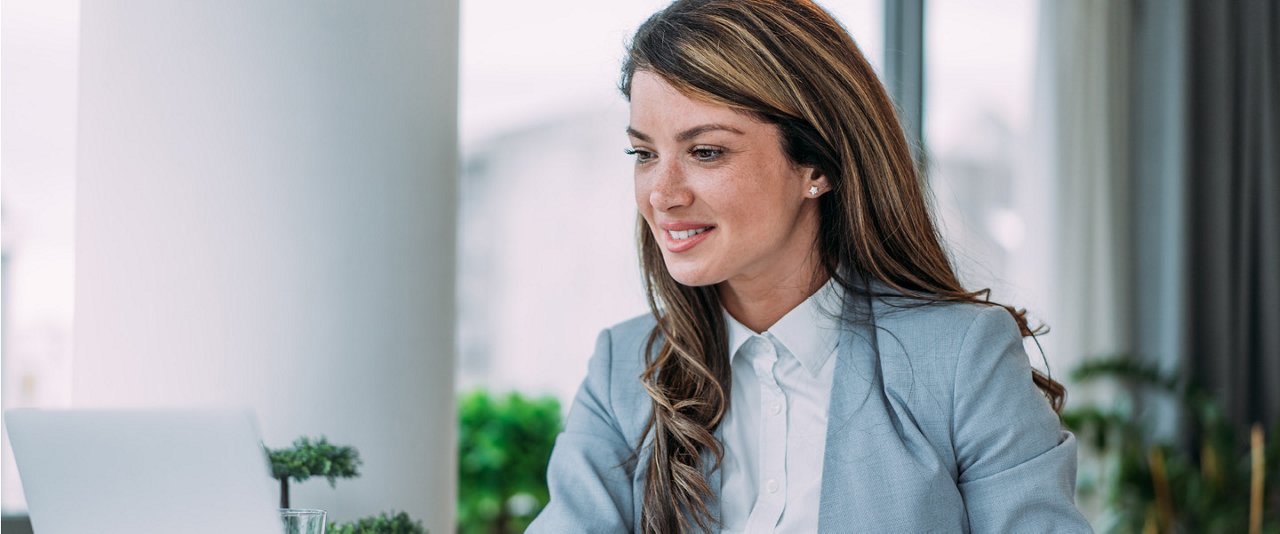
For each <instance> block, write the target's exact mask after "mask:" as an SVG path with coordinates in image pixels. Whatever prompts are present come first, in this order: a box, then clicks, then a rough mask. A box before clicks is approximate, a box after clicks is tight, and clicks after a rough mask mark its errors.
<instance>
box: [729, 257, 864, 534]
mask: <svg viewBox="0 0 1280 534" xmlns="http://www.w3.org/2000/svg"><path fill="white" fill-rule="evenodd" d="M842 296H843V291H842V290H841V288H840V285H839V284H838V283H836V282H835V281H834V280H830V281H828V282H827V283H826V285H824V286H822V288H821V289H819V290H818V291H817V292H816V293H814V294H813V295H812V296H810V297H809V298H808V299H806V300H805V301H804V302H802V303H800V305H799V306H796V307H795V308H794V309H792V310H791V311H790V312H787V314H786V315H784V316H783V317H782V319H779V320H778V322H777V323H776V324H774V325H773V326H772V327H770V328H769V330H767V331H765V332H762V333H759V334H757V333H755V332H753V331H751V329H749V328H747V327H746V326H744V325H743V324H742V323H740V322H738V321H737V320H736V319H734V318H733V317H732V316H730V315H729V314H728V313H727V312H725V313H724V318H725V324H726V325H727V326H728V330H729V360H730V363H731V365H732V367H733V371H732V376H733V385H732V386H731V388H732V390H731V393H730V397H731V398H730V404H729V411H728V413H726V414H725V419H724V422H723V423H721V429H722V432H723V434H722V437H723V440H724V450H725V454H724V463H723V465H722V468H723V471H722V475H721V477H722V478H721V485H720V487H721V492H720V512H721V519H722V520H723V522H724V523H723V530H722V532H725V533H740V532H741V533H750V534H755V533H761V532H817V531H818V501H819V498H820V496H821V491H822V459H823V453H824V452H825V450H826V441H827V439H826V438H827V408H828V405H829V404H830V400H831V384H832V379H833V378H834V376H835V360H836V358H835V354H836V349H837V345H838V342H839V339H840V335H839V328H840V323H839V319H838V317H839V312H840V309H841V308H840V306H841V302H842Z"/></svg>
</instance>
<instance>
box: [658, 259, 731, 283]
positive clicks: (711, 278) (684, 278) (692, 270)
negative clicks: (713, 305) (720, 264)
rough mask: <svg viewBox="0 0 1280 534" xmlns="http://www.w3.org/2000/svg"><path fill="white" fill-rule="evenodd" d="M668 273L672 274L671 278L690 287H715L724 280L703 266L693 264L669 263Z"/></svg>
mask: <svg viewBox="0 0 1280 534" xmlns="http://www.w3.org/2000/svg"><path fill="white" fill-rule="evenodd" d="M667 272H668V273H670V274H671V278H673V279H675V281H677V282H680V283H681V284H684V285H686V286H690V287H701V286H710V285H715V284H718V283H720V282H723V281H724V279H723V278H718V277H716V276H715V275H714V273H711V272H709V271H708V270H707V269H705V268H704V267H703V266H702V265H694V264H692V262H677V263H672V262H670V261H668V262H667Z"/></svg>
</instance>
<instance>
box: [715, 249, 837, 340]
mask: <svg viewBox="0 0 1280 534" xmlns="http://www.w3.org/2000/svg"><path fill="white" fill-rule="evenodd" d="M811 257H812V256H811ZM805 267H807V268H800V269H796V270H794V271H792V272H791V273H790V274H789V275H788V276H786V277H784V278H783V279H782V280H777V279H768V280H765V279H758V278H757V279H739V280H726V281H725V282H724V283H722V284H720V304H721V305H722V306H724V309H725V311H727V312H729V315H732V316H733V318H734V319H737V321H738V322H740V323H742V324H743V326H746V327H747V328H750V329H751V331H753V332H756V333H760V332H764V331H766V330H768V329H769V328H771V327H772V326H773V325H774V324H775V323H777V322H778V320H779V319H782V317H783V316H784V315H786V314H787V312H789V311H791V310H793V309H795V307H796V306H799V305H800V303H802V302H804V301H805V299H807V298H809V297H810V296H811V295H813V294H814V293H816V292H817V291H818V289H821V288H822V286H823V284H826V283H827V280H828V279H830V278H831V275H830V274H828V273H827V272H825V270H819V269H817V268H816V267H817V266H816V265H815V264H814V262H811V261H806V262H805ZM815 273H816V275H815Z"/></svg>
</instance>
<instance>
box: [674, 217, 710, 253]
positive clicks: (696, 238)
mask: <svg viewBox="0 0 1280 534" xmlns="http://www.w3.org/2000/svg"><path fill="white" fill-rule="evenodd" d="M660 226H661V227H662V230H663V231H662V232H661V234H662V235H663V239H662V241H663V244H664V245H666V248H667V251H669V252H684V251H686V250H689V249H691V248H693V247H694V246H696V245H697V244H698V243H701V242H702V241H704V240H706V239H707V237H708V236H710V235H711V234H712V233H714V232H715V229H716V227H715V226H714V225H710V224H706V223H698V222H672V223H663V224H661V225H660Z"/></svg>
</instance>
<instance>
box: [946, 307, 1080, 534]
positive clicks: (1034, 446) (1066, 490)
mask: <svg viewBox="0 0 1280 534" xmlns="http://www.w3.org/2000/svg"><path fill="white" fill-rule="evenodd" d="M953 391H954V392H955V399H954V402H955V405H954V412H953V417H954V420H953V422H952V432H953V435H952V439H953V443H954V445H955V453H956V465H957V472H958V476H957V485H958V487H959V489H960V493H961V495H963V497H964V502H965V508H966V510H967V512H968V516H969V527H970V529H971V530H972V531H973V532H1092V529H1091V527H1090V526H1089V523H1088V522H1087V521H1086V520H1085V519H1084V516H1083V515H1081V514H1080V511H1079V509H1078V508H1076V504H1075V483H1076V441H1075V437H1074V436H1072V435H1071V433H1070V432H1067V431H1064V430H1063V429H1062V425H1061V423H1060V422H1059V419H1058V416H1057V414H1055V413H1054V412H1053V409H1052V408H1051V407H1050V406H1049V403H1048V401H1047V400H1046V399H1045V398H1044V396H1043V395H1042V394H1041V393H1040V390H1039V389H1038V388H1036V386H1035V384H1034V383H1033V382H1032V380H1031V365H1030V363H1029V362H1028V361H1027V355H1026V351H1024V350H1023V347H1022V337H1021V335H1020V333H1019V331H1018V328H1017V325H1016V323H1014V321H1013V318H1012V317H1011V316H1010V315H1009V313H1008V312H1006V311H1005V310H1004V309H1003V308H999V307H994V306H993V307H987V308H985V309H983V310H982V311H981V312H980V313H979V314H978V316H977V317H976V318H975V319H974V321H973V323H972V324H971V325H970V326H969V329H968V332H967V333H966V334H965V337H964V341H962V342H961V347H960V354H959V359H958V360H957V363H956V373H955V385H954V390H953Z"/></svg>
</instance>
